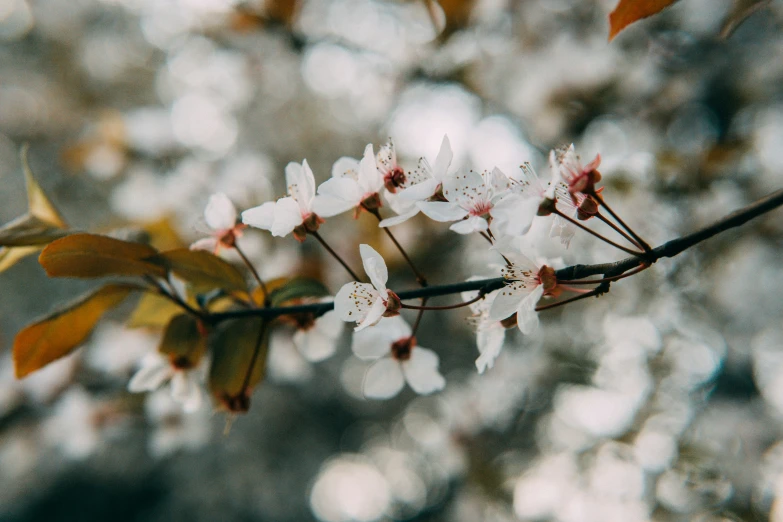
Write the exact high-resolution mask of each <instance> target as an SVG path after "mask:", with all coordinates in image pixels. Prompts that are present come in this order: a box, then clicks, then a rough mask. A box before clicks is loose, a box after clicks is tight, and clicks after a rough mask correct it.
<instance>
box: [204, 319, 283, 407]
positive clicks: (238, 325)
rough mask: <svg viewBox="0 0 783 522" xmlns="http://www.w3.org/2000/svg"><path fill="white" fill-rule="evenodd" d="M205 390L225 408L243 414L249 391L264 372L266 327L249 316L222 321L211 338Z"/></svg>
mask: <svg viewBox="0 0 783 522" xmlns="http://www.w3.org/2000/svg"><path fill="white" fill-rule="evenodd" d="M211 347H212V364H211V366H210V372H209V389H210V391H211V392H212V395H213V396H214V397H215V398H216V399H217V400H218V402H219V403H220V405H221V406H222V407H224V408H225V409H227V410H229V411H232V412H238V413H244V412H246V411H247V410H248V408H249V407H250V394H251V393H252V391H253V388H254V387H255V386H256V385H257V384H258V383H259V382H261V379H263V377H264V374H265V371H266V357H267V352H268V348H269V328H268V323H267V322H266V320H264V319H260V318H257V317H251V318H246V319H238V320H235V321H230V322H226V323H224V324H223V325H222V328H221V329H220V330H219V331H218V333H217V335H216V336H215V337H214V338H213V340H212V343H211Z"/></svg>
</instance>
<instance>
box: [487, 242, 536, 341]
mask: <svg viewBox="0 0 783 522" xmlns="http://www.w3.org/2000/svg"><path fill="white" fill-rule="evenodd" d="M503 255H505V256H506V258H507V259H509V261H511V265H509V266H506V267H505V268H503V270H502V272H503V277H504V278H505V279H506V286H504V287H503V288H502V289H500V290H499V291H498V292H497V294H496V295H495V299H494V301H493V302H492V306H491V308H490V310H489V317H490V319H492V320H495V321H501V320H503V319H506V318H508V317H510V316H512V315H514V314H517V326H518V327H519V330H520V331H521V332H522V333H523V334H530V333H532V332H533V331H534V330H535V329H536V328H537V327H538V313H537V312H536V304H537V303H538V301H539V300H540V299H541V297H542V296H543V295H544V285H543V284H542V281H541V276H540V272H541V268H542V267H540V266H538V265H536V263H534V262H533V261H531V260H530V259H528V258H527V257H526V256H524V255H523V254H521V253H519V252H504V253H503Z"/></svg>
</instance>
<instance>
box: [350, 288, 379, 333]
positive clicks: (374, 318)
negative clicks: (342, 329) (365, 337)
mask: <svg viewBox="0 0 783 522" xmlns="http://www.w3.org/2000/svg"><path fill="white" fill-rule="evenodd" d="M385 312H386V304H385V303H384V302H383V299H381V298H380V297H378V299H376V300H375V302H374V303H373V305H372V308H370V311H369V312H367V315H366V316H365V318H364V319H362V322H361V323H359V324H358V326H356V328H354V329H353V330H354V331H355V332H361V331H362V330H364V329H365V328H367V327H368V326H372V325H374V324H376V323H377V322H378V321H380V320H381V318H382V317H383V314H384V313H385Z"/></svg>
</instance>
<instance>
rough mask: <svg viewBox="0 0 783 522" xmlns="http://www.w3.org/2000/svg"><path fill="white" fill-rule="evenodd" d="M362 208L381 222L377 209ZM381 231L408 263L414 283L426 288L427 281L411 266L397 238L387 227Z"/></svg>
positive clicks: (409, 259) (411, 263)
mask: <svg viewBox="0 0 783 522" xmlns="http://www.w3.org/2000/svg"><path fill="white" fill-rule="evenodd" d="M364 208H365V209H366V210H367V212H369V213H370V214H372V215H373V216H375V217H376V219H378V221H379V222H380V221H382V220H383V218H382V217H381V213H380V212H378V209H377V208H374V209H368V208H367V207H364ZM382 229H383V231H384V232H386V235H387V236H389V239H391V241H392V243H394V246H395V247H397V250H399V252H400V254H402V257H403V258H405V261H406V262H407V263H408V266H410V267H411V270H412V271H413V274H414V275H415V276H416V282H417V283H419V284H420V285H421V286H427V279H426V278H425V277H424V276H423V275H422V273H421V272H419V269H418V268H416V265H414V264H413V261H412V260H411V258H410V257H408V253H407V252H406V251H405V249H404V248H402V245H401V244H400V243H399V241H397V238H395V237H394V234H392V233H391V230H389V228H388V227H383V228H382Z"/></svg>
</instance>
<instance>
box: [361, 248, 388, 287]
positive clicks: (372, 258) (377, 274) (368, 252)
mask: <svg viewBox="0 0 783 522" xmlns="http://www.w3.org/2000/svg"><path fill="white" fill-rule="evenodd" d="M359 254H361V256H362V264H363V265H364V271H365V273H366V274H367V276H368V277H369V278H370V282H371V283H372V284H373V286H374V287H375V288H376V289H377V290H378V292H380V293H381V294H384V293H385V291H386V282H387V281H388V280H389V270H388V269H387V268H386V261H384V260H383V257H381V255H380V254H379V253H378V252H376V251H375V249H374V248H373V247H371V246H370V245H364V244H361V245H359Z"/></svg>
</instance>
